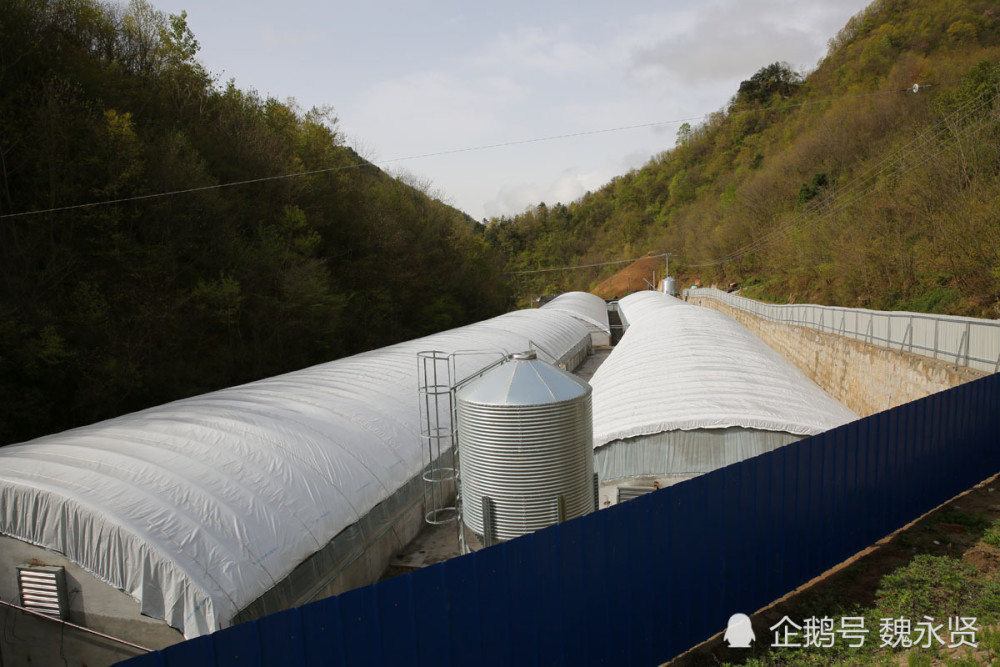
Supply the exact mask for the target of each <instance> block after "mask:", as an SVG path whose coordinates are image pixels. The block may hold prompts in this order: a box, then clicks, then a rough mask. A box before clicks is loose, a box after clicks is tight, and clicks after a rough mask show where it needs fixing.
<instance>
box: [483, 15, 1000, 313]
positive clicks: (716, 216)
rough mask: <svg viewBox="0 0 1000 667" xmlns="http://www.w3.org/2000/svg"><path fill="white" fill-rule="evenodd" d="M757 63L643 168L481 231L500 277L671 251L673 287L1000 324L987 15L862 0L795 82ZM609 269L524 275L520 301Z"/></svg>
mask: <svg viewBox="0 0 1000 667" xmlns="http://www.w3.org/2000/svg"><path fill="white" fill-rule="evenodd" d="M760 65H761V67H760V69H759V70H758V71H757V72H756V73H753V72H748V73H747V74H748V78H747V80H746V81H744V82H743V84H742V85H741V86H740V88H739V90H738V91H736V92H735V95H734V97H733V98H732V100H731V101H730V103H729V104H728V105H727V106H726V107H725V108H724V109H722V110H720V111H719V112H717V113H716V114H714V115H712V116H711V117H710V118H709V119H708V120H707V121H706V122H705V123H703V124H702V125H700V126H697V127H690V126H688V125H684V126H682V127H681V128H680V131H679V132H678V134H677V142H676V145H675V146H674V147H672V148H670V149H669V150H667V151H665V152H663V153H660V154H659V155H657V156H656V157H655V158H654V159H652V160H651V161H650V162H649V163H648V164H647V165H646V166H644V167H643V168H641V169H638V170H636V171H633V172H632V173H629V174H626V175H623V176H621V177H619V178H616V179H614V180H613V181H612V182H610V183H608V184H607V185H606V186H604V187H603V188H601V189H600V190H599V191H597V192H594V193H590V194H588V195H586V196H584V197H583V198H582V199H581V200H579V201H576V202H572V203H562V204H558V205H551V202H550V205H548V206H547V205H544V204H539V205H538V206H537V207H536V208H534V209H531V210H528V211H527V212H525V213H524V214H522V215H519V216H516V217H514V218H502V219H496V220H492V221H490V223H489V225H488V229H487V234H486V235H487V239H488V241H489V243H490V244H491V245H492V246H493V247H495V248H498V249H500V250H502V251H503V252H504V253H505V256H506V257H507V265H508V269H509V270H515V271H516V270H529V269H538V268H544V267H552V266H569V265H581V264H591V263H598V262H602V261H608V260H613V259H618V258H630V257H638V256H642V255H644V254H646V253H648V252H655V253H665V252H670V253H673V255H674V257H672V258H671V260H670V261H671V269H672V272H675V273H676V274H677V275H679V276H680V277H681V281H679V283H680V284H688V283H689V282H691V281H698V280H700V281H701V282H702V283H704V284H713V283H715V284H720V285H728V284H730V283H739V284H740V285H741V286H742V287H743V288H744V293H746V294H748V295H751V296H757V297H762V298H765V299H769V300H776V301H797V302H803V301H810V302H816V303H826V304H835V305H844V306H861V307H869V308H877V309H906V310H918V311H934V312H948V313H957V314H967V315H976V316H982V317H990V318H997V317H1000V203H998V202H1000V107H998V102H997V94H998V91H1000V8H998V7H997V5H996V3H995V2H991V1H987V0H877V1H876V2H874V3H873V4H872V5H871V6H869V7H868V8H867V10H865V11H864V12H862V13H861V14H859V15H858V16H856V17H854V18H853V19H852V20H851V21H850V22H849V23H848V24H847V26H845V27H844V29H843V30H842V31H841V32H840V33H839V34H838V35H836V36H835V37H834V38H833V39H831V40H830V45H829V52H828V54H827V56H826V57H825V58H824V60H823V61H822V62H821V63H820V64H819V66H818V67H817V68H816V70H815V71H813V72H811V73H810V74H808V76H805V77H803V76H801V75H800V74H798V73H796V72H793V71H791V70H790V69H789V68H788V67H787V66H786V65H783V64H781V63H774V64H770V65H769V64H767V63H760ZM914 84H918V85H919V86H920V87H919V88H918V89H917V92H914V91H913V86H914ZM615 270H616V267H607V268H604V269H600V268H594V269H588V270H584V271H580V270H577V271H572V272H555V273H538V274H528V275H525V276H522V277H521V278H520V279H519V284H518V290H519V292H520V293H521V294H522V295H538V294H542V293H546V292H551V291H556V290H565V289H588V288H590V287H591V286H593V285H594V284H596V283H597V282H598V281H599V280H600V278H601V277H603V276H606V275H608V274H609V273H613V272H614V271H615Z"/></svg>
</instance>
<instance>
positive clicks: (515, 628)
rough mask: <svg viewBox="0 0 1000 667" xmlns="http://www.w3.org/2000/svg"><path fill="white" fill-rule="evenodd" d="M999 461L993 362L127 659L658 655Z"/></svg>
mask: <svg viewBox="0 0 1000 667" xmlns="http://www.w3.org/2000/svg"><path fill="white" fill-rule="evenodd" d="M998 471H1000V375H992V376H989V377H986V378H983V379H981V380H977V381H974V382H970V383H968V384H965V385H962V386H959V387H956V388H954V389H951V390H948V391H945V392H941V393H939V394H934V395H932V396H929V397H927V398H925V399H921V400H919V401H915V402H913V403H908V404H906V405H902V406H899V407H897V408H894V409H892V410H888V411H886V412H883V413H879V414H876V415H873V416H871V417H867V418H865V419H862V420H859V421H857V422H854V423H851V424H847V425H845V426H842V427H840V428H837V429H835V430H833V431H829V432H827V433H823V434H821V435H818V436H815V437H812V438H809V439H806V440H802V441H799V442H796V443H793V444H790V445H787V446H785V447H783V448H781V449H778V450H776V451H773V452H770V453H768V454H764V455H762V456H758V457H756V458H753V459H749V460H746V461H743V462H741V463H738V464H735V465H731V466H728V467H726V468H723V469H720V470H717V471H715V472H712V473H708V474H706V475H702V476H700V477H696V478H694V479H692V480H689V481H686V482H683V483H680V484H677V485H675V486H671V487H667V488H665V489H663V490H661V491H658V492H655V493H651V494H648V495H645V496H641V497H639V498H637V499H635V500H632V501H630V502H628V503H624V504H621V505H616V506H614V507H611V508H608V509H605V510H601V511H600V512H596V513H594V514H591V515H588V516H585V517H582V518H580V519H575V520H572V521H568V522H566V523H563V524H561V525H557V526H553V527H551V528H548V529H545V530H542V531H539V532H536V533H534V534H532V535H528V536H525V537H522V538H519V539H516V540H513V541H511V542H507V543H504V544H500V545H498V546H495V547H492V548H490V549H485V550H483V551H480V552H477V553H473V554H469V555H467V556H463V557H461V558H456V559H453V560H449V561H447V562H445V563H440V564H438V565H434V566H431V567H428V568H425V569H422V570H418V571H416V572H413V573H410V574H407V575H403V576H401V577H396V578H394V579H390V580H387V581H384V582H381V583H378V584H375V585H372V586H368V587H365V588H361V589H358V590H355V591H351V592H348V593H344V594H342V595H339V596H336V597H333V598H328V599H325V600H321V601H319V602H315V603H312V604H309V605H306V606H303V607H300V608H296V609H291V610H288V611H285V612H282V613H279V614H275V615H273V616H269V617H266V618H263V619H260V620H258V621H254V622H250V623H245V624H242V625H238V626H235V627H233V628H229V629H226V630H223V631H221V632H217V633H215V634H213V635H209V636H205V637H200V638H198V639H194V640H191V641H188V642H184V643H181V644H178V645H175V646H171V647H169V648H167V649H165V650H163V651H159V652H157V653H151V654H149V655H146V656H142V657H139V658H135V659H133V660H130V661H127V663H122V664H127V665H129V667H149V666H153V665H156V666H158V667H203V666H204V667H216V666H222V665H250V666H268V665H289V666H293V667H295V666H300V665H324V666H325V665H344V666H353V665H408V666H422V665H428V666H429V665H435V666H437V665H446V666H455V667H458V666H460V665H539V666H541V665H574V666H576V665H581V666H582V665H656V664H660V663H662V662H664V661H666V660H669V659H670V658H672V657H674V656H676V655H678V654H680V653H682V652H684V651H685V650H687V649H688V648H690V647H692V646H694V645H695V644H697V643H699V642H701V641H703V640H705V639H707V638H709V637H710V636H712V635H713V634H715V633H717V632H720V631H722V630H724V629H725V625H726V622H727V620H728V618H729V617H730V616H731V615H732V614H733V613H736V612H743V613H748V614H749V613H752V612H753V611H755V610H757V609H759V608H760V607H762V606H764V605H766V604H768V603H770V602H772V601H773V600H776V599H777V598H779V597H781V596H782V595H784V594H785V593H787V592H788V591H790V590H792V589H794V588H796V587H797V586H799V585H801V584H803V583H805V582H807V581H809V580H810V579H811V578H812V577H814V576H816V575H818V574H821V573H822V572H823V571H825V570H826V569H828V568H829V567H831V566H833V565H836V564H837V563H840V562H842V561H843V560H844V559H846V558H848V557H849V556H851V555H853V554H854V553H856V552H858V551H860V550H861V549H864V548H865V547H867V546H869V545H871V544H873V543H874V542H876V541H877V540H879V539H880V538H882V537H884V536H885V535H887V534H889V533H890V532H892V531H893V530H895V529H897V528H900V527H901V526H903V525H905V524H906V523H908V522H909V521H912V520H913V519H916V518H917V517H919V516H920V515H922V514H924V513H925V512H927V511H929V510H931V509H932V508H934V507H936V506H937V505H939V504H940V503H942V502H944V501H946V500H948V499H949V498H952V497H953V496H955V495H956V494H958V493H960V492H962V491H964V490H965V489H968V488H969V487H971V486H973V485H974V484H976V483H977V482H980V481H982V480H983V479H986V478H987V477H989V476H991V475H993V474H995V473H997V472H998Z"/></svg>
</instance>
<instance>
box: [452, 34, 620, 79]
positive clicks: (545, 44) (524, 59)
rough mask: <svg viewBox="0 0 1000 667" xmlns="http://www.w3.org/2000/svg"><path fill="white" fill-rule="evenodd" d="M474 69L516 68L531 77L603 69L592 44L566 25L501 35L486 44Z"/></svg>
mask: <svg viewBox="0 0 1000 667" xmlns="http://www.w3.org/2000/svg"><path fill="white" fill-rule="evenodd" d="M472 64H473V65H474V66H475V67H477V68H482V69H494V68H498V69H500V70H501V71H508V72H509V71H511V70H512V69H519V70H523V71H527V72H530V73H531V74H533V75H537V74H544V75H549V76H558V75H564V74H569V73H583V72H591V73H592V72H594V71H596V70H598V69H602V68H603V67H604V66H605V61H604V59H602V58H601V57H600V54H599V53H598V52H597V51H596V49H595V48H594V45H593V44H587V43H584V42H582V41H580V40H577V39H575V38H574V37H573V34H572V31H571V29H570V28H569V27H568V26H565V25H563V26H557V27H554V28H537V27H533V26H527V27H520V28H518V29H516V30H514V31H512V32H506V33H502V34H500V35H499V36H498V37H497V39H495V40H494V41H493V42H492V43H489V44H487V45H486V46H485V47H484V49H483V53H482V54H481V55H480V56H479V57H477V58H475V59H474V60H473V61H472Z"/></svg>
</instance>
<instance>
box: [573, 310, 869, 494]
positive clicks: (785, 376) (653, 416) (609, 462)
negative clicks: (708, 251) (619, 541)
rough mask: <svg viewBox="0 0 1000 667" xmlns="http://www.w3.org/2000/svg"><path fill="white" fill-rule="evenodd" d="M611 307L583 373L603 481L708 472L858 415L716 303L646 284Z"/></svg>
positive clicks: (600, 474)
mask: <svg viewBox="0 0 1000 667" xmlns="http://www.w3.org/2000/svg"><path fill="white" fill-rule="evenodd" d="M619 309H620V311H621V313H622V316H623V320H624V321H625V322H626V324H627V325H628V329H627V331H626V332H625V335H624V336H623V338H622V339H621V341H620V342H619V343H618V345H617V347H615V349H614V351H613V352H612V353H611V355H610V356H609V357H608V358H607V359H606V360H605V361H604V363H603V364H602V365H601V367H600V368H599V369H598V370H597V372H596V373H595V374H594V377H593V378H592V379H591V385H592V386H593V388H594V397H593V405H594V447H595V449H596V451H595V464H596V466H597V472H598V474H599V476H600V479H601V480H602V481H605V480H615V479H626V478H631V477H639V476H646V475H658V474H665V475H671V474H698V473H703V472H708V471H711V470H715V469H716V468H720V467H722V466H724V465H728V464H730V463H734V462H736V461H741V460H743V459H745V458H749V457H751V456H756V455H758V454H761V453H763V452H766V451H770V450H772V449H775V448H777V447H780V446H782V445H785V444H788V443H789V442H793V441H795V440H799V439H801V438H803V437H806V436H809V435H815V434H817V433H821V432H823V431H826V430H829V429H831V428H834V427H836V426H839V425H841V424H844V423H847V422H850V421H854V420H855V419H857V418H858V416H857V415H856V414H854V413H853V412H851V411H850V410H848V409H847V408H845V407H843V406H842V405H841V404H840V403H838V402H837V401H836V400H835V399H834V398H833V397H832V396H830V395H829V394H827V393H826V392H824V391H823V390H822V389H821V388H820V387H819V386H818V385H816V384H815V383H814V382H812V380H810V379H809V378H807V377H806V376H805V375H804V374H803V373H802V372H801V371H799V370H798V369H797V368H795V366H793V365H792V364H791V363H790V362H788V361H787V360H786V359H785V358H784V357H782V356H780V355H779V354H778V353H777V352H775V351H774V350H772V349H771V348H769V347H768V346H767V345H766V344H765V343H764V342H763V341H761V340H760V339H759V338H757V337H756V336H754V335H753V334H752V333H751V332H750V331H749V330H747V329H746V328H745V327H744V326H742V325H741V324H739V323H738V322H736V321H735V320H733V319H731V318H729V317H726V316H725V315H722V314H721V313H719V312H716V311H714V310H711V309H708V308H703V307H700V306H692V305H689V304H686V303H684V302H683V301H681V300H679V299H676V298H674V297H671V296H668V295H665V294H662V293H660V292H653V291H646V292H637V293H635V294H632V295H630V296H628V297H625V298H624V299H622V300H621V301H620V302H619Z"/></svg>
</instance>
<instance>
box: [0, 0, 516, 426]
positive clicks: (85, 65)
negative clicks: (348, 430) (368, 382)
mask: <svg viewBox="0 0 1000 667" xmlns="http://www.w3.org/2000/svg"><path fill="white" fill-rule="evenodd" d="M197 51H198V43H197V41H196V40H195V36H194V35H192V34H191V31H190V30H189V29H188V27H187V24H186V21H185V16H183V15H182V16H170V17H167V16H165V15H163V14H162V13H160V12H157V11H156V10H155V9H154V8H153V7H152V6H150V5H149V4H147V3H145V2H143V1H142V0H133V2H132V3H131V4H128V5H119V4H115V3H107V4H104V3H100V2H96V1H94V0H50V1H46V0H0V444H4V443H9V442H13V441H19V440H23V439H26V438H29V437H32V436H36V435H40V434H43V433H49V432H54V431H58V430H61V429H64V428H67V427H70V426H74V425H79V424H83V423H89V422H92V421H95V420H98V419H101V418H105V417H110V416H113V415H117V414H121V413H124V412H127V411H131V410H135V409H138V408H142V407H145V406H148V405H152V404H158V403H163V402H165V401H168V400H171V399H174V398H178V397H182V396H188V395H192V394H196V393H200V392H204V391H207V390H211V389H215V388H219V387H223V386H228V385H233V384H237V383H241V382H244V381H248V380H252V379H255V378H260V377H265V376H270V375H275V374H278V373H281V372H285V371H289V370H293V369H298V368H302V367H304V366H307V365H310V364H314V363H318V362H323V361H327V360H330V359H333V358H335V357H338V356H341V355H345V354H350V353H354V352H358V351H361V350H366V349H369V348H373V347H377V346H383V345H386V344H390V343H393V342H396V341H400V340H403V339H407V338H412V337H414V336H418V335H423V334H427V333H430V332H433V331H436V330H440V329H442V328H448V327H453V326H457V325H460V324H464V323H467V322H470V321H475V320H480V319H483V318H486V317H489V316H492V315H495V314H497V313H499V312H501V311H502V309H503V306H504V299H505V294H504V289H503V284H502V274H501V273H500V270H501V264H502V261H501V260H499V259H498V258H497V257H496V255H495V253H493V252H492V251H490V250H489V249H488V248H486V247H485V245H484V243H483V241H482V238H481V235H477V233H476V232H477V229H478V225H476V224H475V223H473V221H472V220H471V219H470V218H468V216H465V215H464V214H462V213H460V212H458V211H456V210H455V209H452V208H450V207H448V206H446V205H444V204H442V203H441V202H439V201H436V200H434V199H431V198H430V197H428V196H426V195H425V194H423V193H422V192H420V191H417V190H415V189H413V188H411V187H409V186H408V185H405V184H404V183H401V182H400V181H398V180H396V179H393V178H390V177H389V176H387V175H386V174H384V173H382V172H381V171H380V170H379V169H377V168H376V167H374V166H372V165H370V164H366V163H365V162H364V161H363V160H362V159H361V158H359V156H358V155H356V154H355V153H354V152H353V151H351V150H349V149H348V148H346V147H344V146H343V145H342V144H341V140H340V136H339V135H338V132H337V125H336V118H335V117H334V116H333V115H332V112H331V111H329V110H316V109H313V110H311V111H303V110H300V109H297V108H296V107H295V105H294V104H290V103H282V102H279V101H277V100H274V99H263V98H262V97H260V96H259V95H258V94H256V93H255V92H253V91H248V90H240V89H238V88H237V87H236V86H235V85H233V84H232V83H230V84H228V85H226V84H221V83H219V82H216V81H214V80H213V78H212V77H211V76H210V74H209V73H208V72H206V71H205V69H204V68H203V67H202V66H201V65H200V64H199V62H198V60H197V57H196V54H197ZM289 173H298V174H302V175H301V176H298V177H294V178H275V179H269V177H276V176H280V175H284V174H289ZM242 181H253V182H251V183H246V184H242V185H232V186H228V185H229V184H234V183H240V182H242ZM217 186H228V187H217ZM179 191H183V192H184V194H177V195H173V196H153V197H146V195H155V194H159V193H169V192H179ZM136 197H139V198H138V199H136ZM108 201H117V202H118V203H111V204H103V205H97V206H84V205H86V204H90V203H95V202H108ZM39 211H41V212H39ZM414 363H416V362H414Z"/></svg>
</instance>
